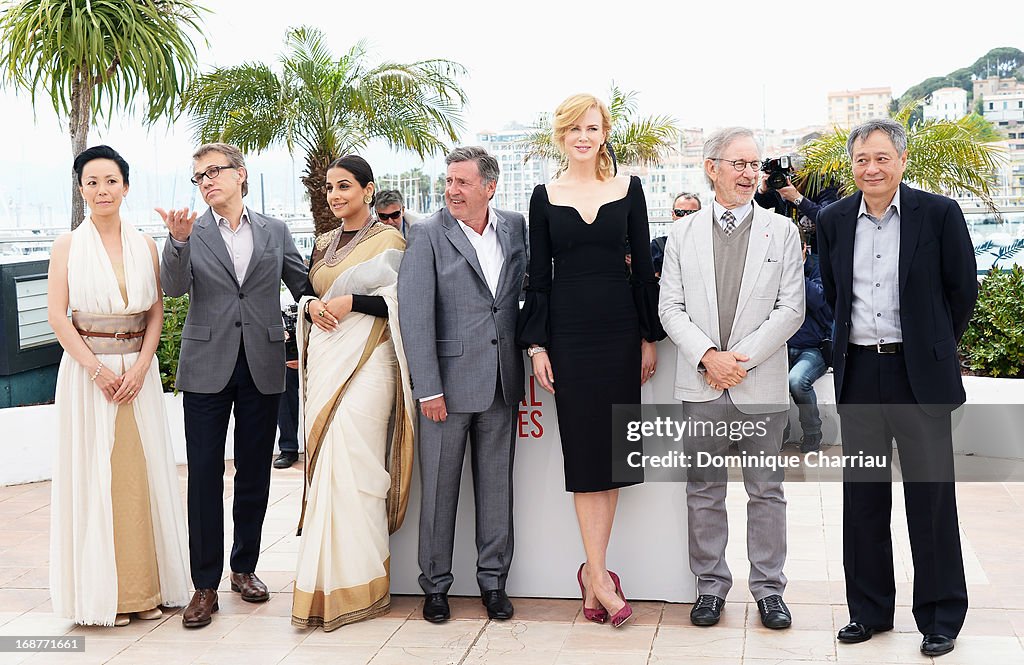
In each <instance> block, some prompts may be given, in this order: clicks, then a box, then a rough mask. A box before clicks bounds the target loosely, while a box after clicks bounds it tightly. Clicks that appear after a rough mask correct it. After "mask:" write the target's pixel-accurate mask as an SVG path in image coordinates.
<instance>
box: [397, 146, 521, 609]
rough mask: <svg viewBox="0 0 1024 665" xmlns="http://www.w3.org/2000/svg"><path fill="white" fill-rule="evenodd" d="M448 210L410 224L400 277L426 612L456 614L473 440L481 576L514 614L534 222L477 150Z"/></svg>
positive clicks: (460, 158)
mask: <svg viewBox="0 0 1024 665" xmlns="http://www.w3.org/2000/svg"><path fill="white" fill-rule="evenodd" d="M446 162H447V164H448V173H447V177H446V180H445V182H446V185H445V193H444V196H445V202H446V204H447V205H446V207H445V208H442V209H441V210H440V211H438V212H436V213H434V214H433V215H431V216H430V217H428V218H426V219H424V220H422V221H421V222H419V223H417V224H414V225H413V226H411V227H410V229H409V246H408V248H407V249H406V251H405V258H404V259H403V260H402V268H401V272H400V273H399V275H398V300H399V302H400V303H401V308H400V310H399V312H400V313H399V317H400V319H401V324H402V329H403V330H405V331H413V334H411V335H407V342H406V347H405V352H406V357H407V358H408V361H409V373H410V377H411V381H412V392H413V397H414V398H416V399H417V400H419V402H420V417H419V428H420V430H419V460H420V478H421V479H422V487H423V495H422V501H421V504H420V533H419V563H420V570H421V574H420V586H421V587H422V588H423V591H424V593H425V594H426V600H425V602H424V604H423V616H424V618H425V619H427V620H428V621H432V622H435V623H440V622H443V621H447V620H448V619H449V618H450V617H451V613H450V611H449V607H448V589H449V588H450V587H451V585H452V580H453V579H454V578H453V576H452V548H453V547H454V543H455V512H456V509H457V507H458V502H459V483H460V479H461V477H462V461H463V458H464V457H465V452H466V440H467V437H468V439H469V443H470V454H471V460H472V467H473V490H474V497H475V500H476V544H477V573H476V578H477V584H478V585H479V587H480V593H481V599H482V601H483V603H484V605H485V606H486V607H487V613H488V615H489V616H490V617H491V618H492V619H509V618H511V617H512V614H513V611H514V610H513V607H512V603H511V602H510V601H509V599H508V595H507V594H506V593H505V579H506V577H507V576H508V569H509V565H510V564H511V562H512V460H513V455H514V450H515V438H516V435H515V428H514V424H515V414H516V411H517V410H518V403H519V401H520V400H521V399H522V398H523V396H524V373H523V356H522V351H521V350H520V349H519V348H517V347H516V345H515V342H514V336H515V324H516V316H517V314H518V313H519V294H520V291H521V290H522V286H523V277H524V275H525V272H526V266H527V245H526V243H527V235H526V221H525V220H524V218H523V216H522V215H520V214H519V213H515V212H508V211H504V210H496V209H494V208H492V207H490V205H489V202H490V199H491V197H493V196H494V190H495V188H496V186H497V182H498V162H497V160H496V159H494V157H492V156H491V155H489V154H488V153H487V151H485V150H484V149H483V148H479V147H465V148H456V149H455V150H453V151H452V152H451V153H450V154H449V155H448V158H447V160H446Z"/></svg>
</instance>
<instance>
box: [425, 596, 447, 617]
mask: <svg viewBox="0 0 1024 665" xmlns="http://www.w3.org/2000/svg"><path fill="white" fill-rule="evenodd" d="M423 618H424V619H426V620H427V621H429V622H430V623H444V622H445V621H447V620H448V619H451V618H452V610H451V608H450V607H448V594H446V593H428V594H427V597H426V598H425V599H424V601H423Z"/></svg>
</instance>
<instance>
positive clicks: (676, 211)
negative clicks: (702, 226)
mask: <svg viewBox="0 0 1024 665" xmlns="http://www.w3.org/2000/svg"><path fill="white" fill-rule="evenodd" d="M695 212H698V211H697V210H681V209H679V208H672V214H673V215H675V216H676V217H686V216H687V215H692V214H693V213H695Z"/></svg>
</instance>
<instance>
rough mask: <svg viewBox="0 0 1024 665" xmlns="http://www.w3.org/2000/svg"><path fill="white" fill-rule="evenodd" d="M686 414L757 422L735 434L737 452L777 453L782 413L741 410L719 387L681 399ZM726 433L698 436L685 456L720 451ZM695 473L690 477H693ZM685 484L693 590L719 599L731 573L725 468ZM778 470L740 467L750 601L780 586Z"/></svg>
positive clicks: (782, 551) (782, 513)
mask: <svg viewBox="0 0 1024 665" xmlns="http://www.w3.org/2000/svg"><path fill="white" fill-rule="evenodd" d="M683 407H684V410H685V413H686V415H687V417H689V418H692V419H694V420H710V421H715V422H721V421H749V422H754V423H762V424H763V426H764V428H765V429H764V431H765V435H764V436H754V437H741V438H738V440H737V441H735V443H736V444H737V446H738V448H739V453H740V454H741V455H743V454H745V455H747V456H758V455H761V454H777V453H778V452H779V450H780V449H781V447H782V430H783V428H784V427H785V423H786V413H785V412H782V413H777V414H775V413H772V414H758V415H747V414H744V413H742V412H740V411H739V409H737V408H736V406H735V405H734V404H733V402H732V398H731V397H730V396H729V391H725V393H723V394H722V396H721V397H719V398H718V399H715V400H713V401H710V402H684V403H683ZM729 443H730V440H729V438H728V437H721V436H718V437H704V438H701V439H698V440H693V441H692V442H690V443H689V444H687V447H688V448H690V450H689V451H688V452H689V454H691V459H694V463H696V456H695V455H694V453H695V452H696V451H698V450H702V451H705V452H707V453H710V454H712V455H724V454H726V452H727V450H728V447H729ZM694 475H696V478H695V477H694ZM694 475H691V476H690V477H689V480H688V481H687V483H686V510H687V516H688V518H689V546H690V570H691V571H693V574H694V575H696V576H697V593H698V594H711V595H714V596H718V597H720V598H725V597H726V595H727V594H728V593H729V590H730V589H731V588H732V573H731V572H730V571H729V566H728V564H727V563H726V560H725V547H726V545H727V544H728V541H729V521H728V520H729V517H728V514H727V512H726V509H725V496H726V489H727V487H728V482H727V476H728V473H727V470H726V469H720V470H718V469H716V470H714V471H711V472H708V471H707V470H701V471H698V473H697V474H694ZM783 475H784V473H783V471H782V470H781V469H779V470H777V471H775V472H772V471H770V470H765V469H754V468H751V467H749V466H747V465H745V466H744V467H743V487H744V489H746V491H747V499H748V500H747V558H748V559H749V561H750V576H749V580H748V584H749V587H750V593H751V595H752V596H753V597H754V600H761V599H762V598H765V597H767V596H771V595H773V594H779V595H782V593H783V592H784V591H785V590H786V576H785V574H783V572H782V567H783V565H784V564H785V562H786V497H785V495H784V494H783V491H782V479H783Z"/></svg>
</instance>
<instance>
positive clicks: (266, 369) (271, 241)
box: [160, 208, 309, 395]
mask: <svg viewBox="0 0 1024 665" xmlns="http://www.w3.org/2000/svg"><path fill="white" fill-rule="evenodd" d="M247 210H248V212H249V223H250V224H252V245H253V248H252V258H251V259H250V261H249V268H248V270H247V271H246V274H245V280H244V281H243V282H242V284H241V285H239V284H238V279H237V278H236V277H235V268H234V263H233V262H232V261H231V257H230V256H228V249H227V246H226V245H225V244H224V239H223V238H222V237H221V235H220V230H219V229H218V228H217V223H216V221H215V220H214V217H213V212H212V211H211V210H207V211H206V214H204V215H203V216H202V217H200V218H199V219H197V220H196V223H195V226H194V227H193V228H192V235H191V236H189V239H188V242H187V243H186V244H185V246H184V247H182V248H181V249H178V248H177V247H175V246H174V243H172V242H171V240H170V238H168V239H167V241H166V242H164V249H163V255H162V257H161V259H160V282H161V285H162V287H163V291H164V293H166V294H167V295H169V296H180V295H183V294H185V293H188V294H189V301H190V304H189V310H188V316H186V317H185V326H184V327H183V328H182V330H181V354H180V357H179V359H178V375H177V379H176V381H175V386H176V387H177V389H178V390H184V391H188V392H197V393H215V392H219V391H221V390H223V389H224V386H226V385H227V383H228V380H229V379H230V378H231V373H232V372H233V371H234V368H235V361H236V360H237V358H238V348H239V346H238V345H239V341H241V343H243V344H245V357H246V360H247V361H248V363H249V371H250V372H251V373H252V378H253V381H254V382H255V383H256V387H257V389H259V391H260V392H261V393H263V394H265V395H270V394H273V393H280V392H284V381H285V365H284V362H285V355H284V324H283V322H282V320H281V281H282V280H284V283H285V285H287V287H288V290H289V291H291V292H292V295H293V296H295V299H296V300H298V299H299V296H301V295H302V294H303V293H304V292H305V291H306V287H307V285H308V283H309V279H308V270H307V269H306V265H305V264H304V263H303V262H302V257H301V256H299V250H298V249H296V247H295V241H293V240H292V234H291V231H289V229H288V227H287V226H286V225H285V223H284V222H282V221H281V220H279V219H274V218H272V217H265V216H263V215H261V214H259V213H256V212H254V211H252V210H251V209H248V208H247Z"/></svg>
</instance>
